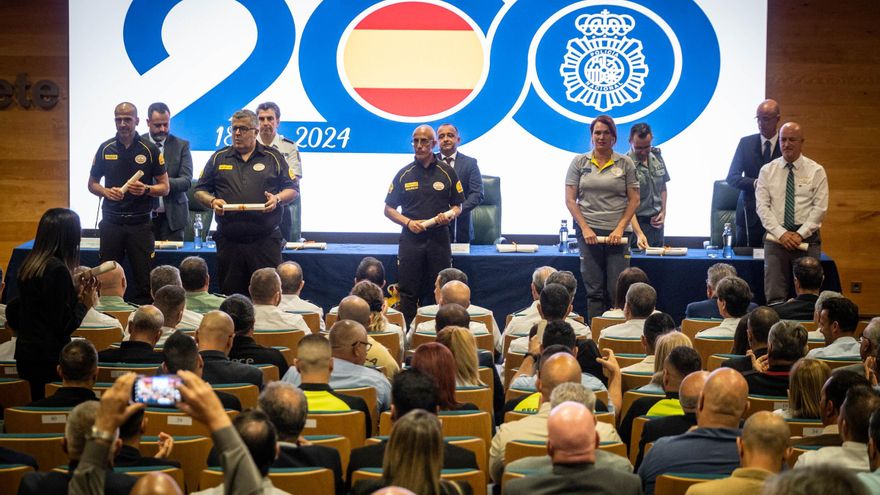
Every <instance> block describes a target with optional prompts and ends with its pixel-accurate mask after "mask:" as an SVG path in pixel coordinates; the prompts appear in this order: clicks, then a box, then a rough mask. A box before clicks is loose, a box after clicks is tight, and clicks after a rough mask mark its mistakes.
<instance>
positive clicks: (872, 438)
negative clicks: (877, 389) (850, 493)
mask: <svg viewBox="0 0 880 495" xmlns="http://www.w3.org/2000/svg"><path fill="white" fill-rule="evenodd" d="M868 460H869V461H870V464H871V472H869V473H859V474H858V476H859V481H861V482H862V483H864V484H865V487H866V488H867V489H868V493H869V494H870V495H880V410H876V411H874V412H873V413H871V419H870V422H869V424H868Z"/></svg>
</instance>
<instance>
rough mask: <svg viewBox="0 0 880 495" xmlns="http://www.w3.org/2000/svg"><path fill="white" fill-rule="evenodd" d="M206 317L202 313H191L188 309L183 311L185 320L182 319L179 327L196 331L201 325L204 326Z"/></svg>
mask: <svg viewBox="0 0 880 495" xmlns="http://www.w3.org/2000/svg"><path fill="white" fill-rule="evenodd" d="M204 316H205V315H203V314H201V313H196V312H195V311H190V310H188V309H184V310H183V318H181V319H180V323H179V324H178V325H177V326H178V327H180V328H187V329H189V328H192V329H193V330H195V329H196V328H199V325H201V324H202V318H203V317H204Z"/></svg>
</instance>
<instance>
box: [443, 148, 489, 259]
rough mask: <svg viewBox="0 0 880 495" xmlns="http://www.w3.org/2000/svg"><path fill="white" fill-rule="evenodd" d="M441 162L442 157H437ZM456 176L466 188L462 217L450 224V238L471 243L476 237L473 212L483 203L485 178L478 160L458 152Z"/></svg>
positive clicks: (455, 165) (453, 166) (455, 163)
mask: <svg viewBox="0 0 880 495" xmlns="http://www.w3.org/2000/svg"><path fill="white" fill-rule="evenodd" d="M437 156H438V157H439V158H440V159H441V160H442V159H443V158H442V156H441V155H439V154H438V155H437ZM452 168H454V169H455V175H457V176H458V180H459V181H461V187H462V188H464V203H462V204H461V215H460V216H459V217H458V218H457V219H455V220H453V221H452V223H450V224H449V236H450V238H451V239H452V242H471V239H473V237H474V226H473V224H471V210H473V209H474V208H476V207H477V206H478V205H479V204H480V203H482V202H483V176H482V175H480V167H479V166H478V165H477V160H476V158H471V157H469V156H467V155H464V154H462V153H461V151H459V152H458V154H457V155H455V161H454V162H452Z"/></svg>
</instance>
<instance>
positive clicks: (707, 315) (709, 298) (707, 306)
mask: <svg viewBox="0 0 880 495" xmlns="http://www.w3.org/2000/svg"><path fill="white" fill-rule="evenodd" d="M735 276H736V268H734V267H733V266H732V265H729V264H727V263H715V264H714V265H712V266H710V267H709V270H708V271H707V272H706V299H705V300H704V301H698V302H692V303H690V304H688V305H687V308H686V309H685V312H684V317H685V318H688V319H703V320H705V319H717V320H720V319H721V313H720V312H719V311H718V295H717V293H716V286H717V285H718V282H721V280H722V279H724V278H726V277H735ZM756 307H758V305H757V304H755V303H751V304H750V305H749V311H751V310H752V309H754V308H756Z"/></svg>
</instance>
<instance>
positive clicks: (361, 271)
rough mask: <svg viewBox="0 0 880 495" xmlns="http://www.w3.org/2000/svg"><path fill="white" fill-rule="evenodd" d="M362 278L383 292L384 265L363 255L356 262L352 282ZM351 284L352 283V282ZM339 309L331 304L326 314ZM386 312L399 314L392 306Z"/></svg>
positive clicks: (332, 313)
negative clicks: (358, 261)
mask: <svg viewBox="0 0 880 495" xmlns="http://www.w3.org/2000/svg"><path fill="white" fill-rule="evenodd" d="M363 280H368V281H370V282H373V283H374V284H376V285H378V286H379V288H380V289H382V291H383V293H384V291H385V284H386V282H385V265H383V264H382V262H381V261H379V260H377V259H376V258H374V257H372V256H365V257H364V258H363V259H362V260H361V262H360V263H358V266H357V269H356V270H355V272H354V283H355V284H356V283H358V282H361V281H363ZM352 286H353V284H352ZM338 311H339V306H333V307H332V308H330V311H328V312H327V314H331V315H335V314H336V313H337V312H338ZM387 314H389V315H390V314H400V311H397V310H396V309H394V308H388V313H387Z"/></svg>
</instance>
